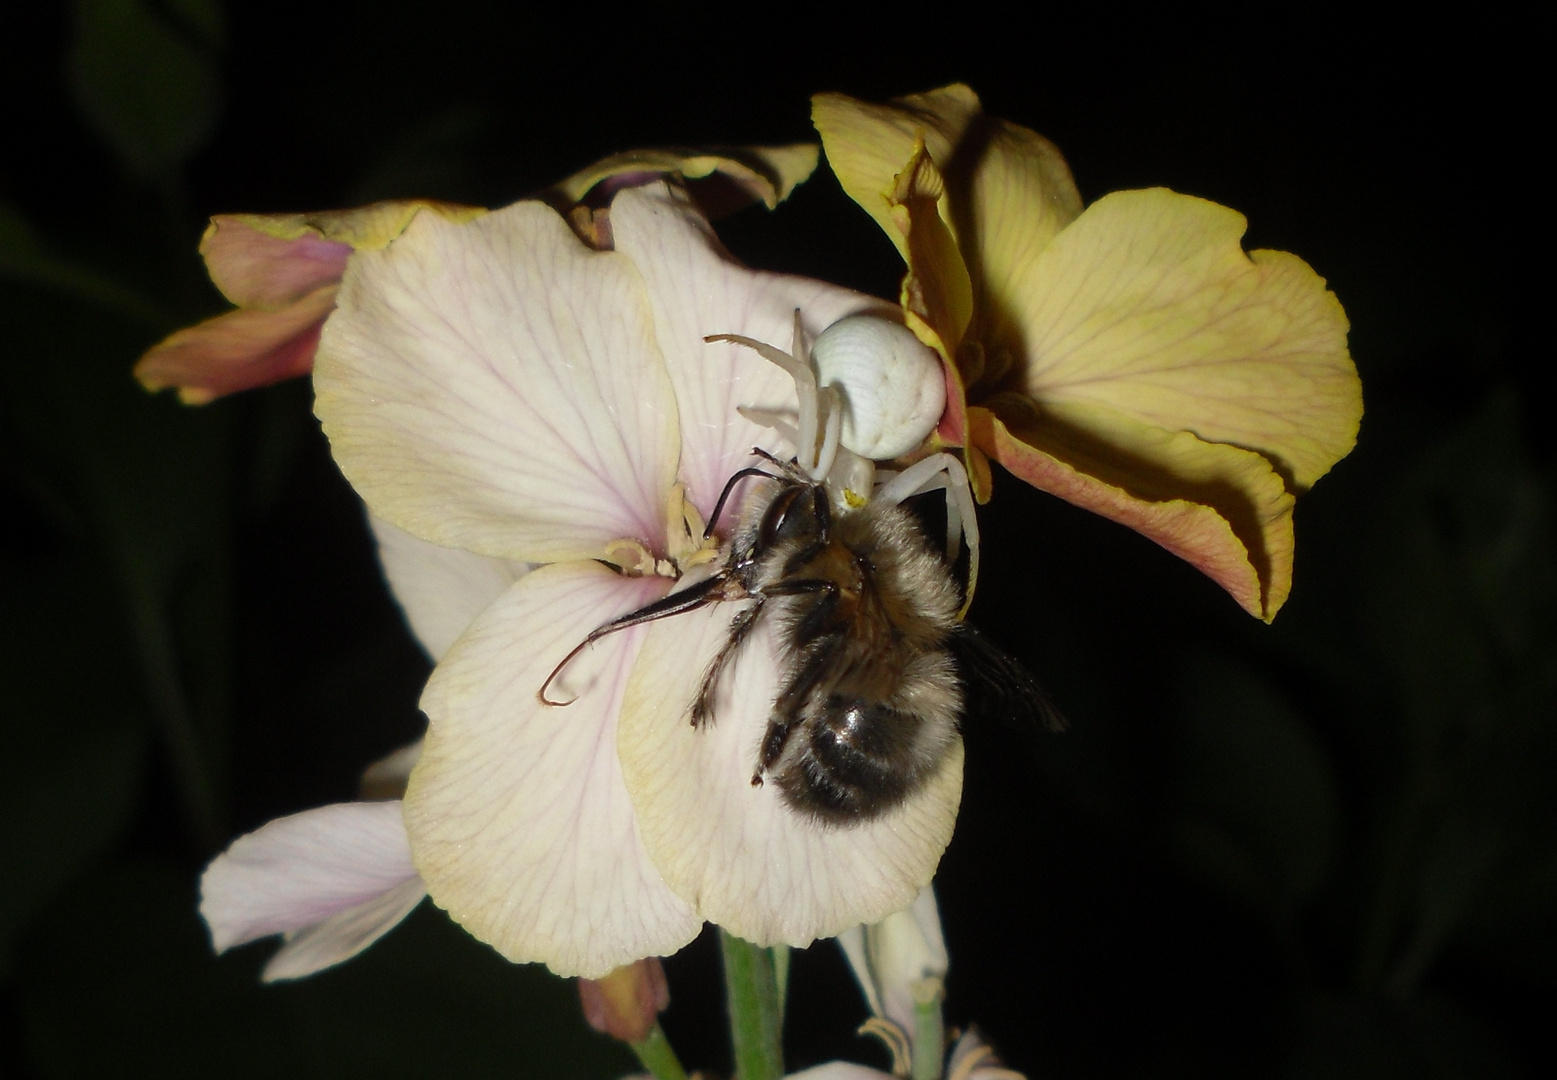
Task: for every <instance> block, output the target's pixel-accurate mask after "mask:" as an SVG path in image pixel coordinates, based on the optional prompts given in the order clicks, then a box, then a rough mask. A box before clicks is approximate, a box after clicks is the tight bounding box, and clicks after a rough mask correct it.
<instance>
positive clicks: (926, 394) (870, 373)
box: [704, 310, 979, 585]
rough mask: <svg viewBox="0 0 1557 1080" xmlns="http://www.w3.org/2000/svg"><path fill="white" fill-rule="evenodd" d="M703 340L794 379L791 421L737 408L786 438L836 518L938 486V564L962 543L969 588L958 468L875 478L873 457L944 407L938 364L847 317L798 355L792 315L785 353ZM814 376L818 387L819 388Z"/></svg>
mask: <svg viewBox="0 0 1557 1080" xmlns="http://www.w3.org/2000/svg"><path fill="white" fill-rule="evenodd" d="M905 339H906V340H905ZM704 340H706V341H711V342H712V341H728V342H731V343H733V344H736V345H742V346H745V347H746V348H748V349H752V350H753V351H755V352H756V353H757V354H758V355H760V356H762V357H763V358H764V359H766V360H769V361H771V362H772V363H774V364H777V365H778V366H779V367H781V368H783V369H784V370H785V371H786V372H788V373H789V375H790V377H791V378H793V379H794V381H795V395H796V399H797V410H796V414H795V416H794V422H793V423H791V420H790V417H789V416H788V415H787V414H786V413H783V412H778V411H775V410H770V409H757V408H746V407H742V408H741V409H740V412H741V415H742V416H745V417H746V418H747V419H748V420H751V421H753V422H754V423H757V424H761V425H762V426H764V427H769V428H772V429H773V430H775V431H777V432H778V433H779V434H780V435H781V436H783V437H784V438H785V439H787V440H789V442H790V443H791V444H792V445H793V446H794V447H795V465H796V466H797V467H798V468H799V469H801V470H803V471H804V472H805V474H806V475H807V476H809V477H810V478H811V479H812V480H813V481H814V482H816V483H818V484H822V485H824V486H825V487H826V488H827V491H828V494H829V497H830V499H831V501H832V503H833V505H834V508H835V509H837V510H838V511H840V512H847V511H848V510H850V509H856V508H858V507H859V506H861V505H863V504H864V503H865V502H866V501H872V502H876V501H884V502H888V503H892V504H896V503H900V502H902V501H903V500H904V499H907V498H909V497H911V496H914V495H920V494H924V493H925V492H930V491H936V490H941V489H944V490H945V491H946V549H947V558H948V561H952V562H955V561H956V558H957V553H958V550H959V547H960V541H961V540H962V538H964V537H965V538H966V539H967V543H968V560H969V582H970V585H971V583H972V581H973V580H974V579H975V577H976V575H977V571H978V557H979V532H978V519H977V517H976V515H975V510H974V502H973V492H972V489H971V488H970V487H969V484H968V474H967V471H966V469H964V467H963V464H962V462H961V461H959V460H958V459H957V458H956V457H954V456H953V455H951V454H946V453H940V454H932V455H930V456H929V457H927V458H923V459H921V460H920V461H917V462H915V463H913V464H912V465H910V466H908V467H907V468H906V469H903V470H902V471H901V472H895V473H892V472H882V473H881V474H880V475H878V474H877V472H876V466H875V461H874V460H873V458H877V457H883V458H884V457H895V456H900V455H902V454H904V453H907V452H908V451H910V450H912V449H913V448H915V447H917V446H919V445H921V444H922V443H923V442H924V440H925V438H926V437H927V436H928V435H929V434H930V432H932V431H933V430H935V426H936V424H937V423H939V421H940V417H941V412H942V410H943V409H944V408H945V403H946V384H945V379H944V376H943V375H942V373H941V365H940V360H939V358H937V357H936V356H935V354H934V353H933V352H931V351H930V350H929V349H928V348H926V347H925V346H924V345H922V344H921V343H920V342H919V340H918V339H917V338H915V337H914V336H913V334H912V333H911V332H910V331H909V330H908V329H907V328H906V327H904V326H903V325H902V324H900V323H895V322H892V321H890V320H888V319H883V318H881V317H879V316H875V315H851V316H849V317H847V318H844V319H840V320H839V321H838V322H836V323H833V324H832V325H831V326H829V327H828V328H827V329H825V330H823V331H822V332H821V334H819V335H818V336H817V339H816V342H815V343H814V344H813V345H812V347H811V348H810V349H809V350H808V349H807V348H806V343H805V331H804V328H803V325H802V323H801V319H800V312H799V311H798V310H797V311H796V312H795V323H794V332H793V335H792V339H791V343H790V352H787V353H786V352H784V351H783V350H781V349H778V348H776V347H774V346H772V345H769V344H767V343H765V342H761V341H757V340H756V339H754V338H749V337H744V336H742V335H740V334H714V335H711V336H709V337H707V338H705V339H704ZM813 365H814V366H813ZM819 370H820V372H822V374H820V375H819ZM822 378H826V379H827V380H828V382H827V385H819V383H820V381H821V379H822ZM846 403H847V404H846ZM883 450H887V451H892V452H891V453H884V452H883Z"/></svg>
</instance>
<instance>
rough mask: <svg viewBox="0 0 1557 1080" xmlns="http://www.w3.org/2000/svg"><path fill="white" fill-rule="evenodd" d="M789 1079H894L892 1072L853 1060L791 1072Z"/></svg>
mask: <svg viewBox="0 0 1557 1080" xmlns="http://www.w3.org/2000/svg"><path fill="white" fill-rule="evenodd" d="M787 1080H893V1077H892V1074H891V1073H884V1072H881V1071H880V1070H878V1069H869V1068H866V1067H865V1066H864V1065H856V1064H854V1062H852V1061H829V1062H827V1063H826V1064H825V1065H813V1066H812V1067H811V1068H809V1069H805V1070H803V1071H802V1072H797V1073H790V1074H789V1076H788V1078H787Z"/></svg>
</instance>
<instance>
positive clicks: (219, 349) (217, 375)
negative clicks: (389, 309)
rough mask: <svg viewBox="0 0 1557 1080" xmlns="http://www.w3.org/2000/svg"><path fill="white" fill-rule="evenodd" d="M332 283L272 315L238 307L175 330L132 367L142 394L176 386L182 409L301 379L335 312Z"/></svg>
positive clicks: (311, 362) (256, 309)
mask: <svg viewBox="0 0 1557 1080" xmlns="http://www.w3.org/2000/svg"><path fill="white" fill-rule="evenodd" d="M335 293H336V286H335V285H333V284H330V285H325V286H324V287H322V288H320V289H317V290H315V291H314V292H311V293H308V294H307V295H305V296H303V297H302V298H300V299H298V300H296V301H294V302H293V303H290V304H288V305H287V306H285V307H282V308H280V309H278V310H275V311H262V310H260V309H258V308H239V309H238V310H237V311H229V312H228V313H227V314H225V315H217V316H215V317H214V318H210V319H207V320H206V321H205V322H203V323H200V324H198V325H196V326H191V327H188V328H187V329H184V330H179V331H177V332H175V333H174V334H172V335H170V336H169V337H167V338H165V339H164V340H163V341H161V342H160V343H159V344H157V345H155V346H153V347H152V349H151V350H150V351H149V352H147V353H146V355H145V356H143V357H142V358H141V360H140V363H138V364H136V365H135V377H136V378H137V379H139V380H140V381H141V385H142V386H144V387H146V389H148V390H163V389H166V388H168V387H178V396H179V398H180V400H182V401H183V402H184V403H185V404H187V405H204V404H206V403H207V402H209V401H212V400H214V399H215V398H218V397H221V396H222V395H224V394H232V393H236V392H237V391H239V390H249V389H252V388H253V387H256V386H268V385H269V384H271V383H275V382H280V381H281V380H283V379H290V378H294V377H296V376H298V375H306V374H308V372H309V370H310V369H311V368H312V367H313V361H314V350H315V349H317V348H318V345H319V331H320V328H321V327H322V326H323V325H324V320H325V319H326V318H328V317H329V314H330V312H331V311H332V310H334V308H335Z"/></svg>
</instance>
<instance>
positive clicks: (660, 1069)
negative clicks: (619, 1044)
mask: <svg viewBox="0 0 1557 1080" xmlns="http://www.w3.org/2000/svg"><path fill="white" fill-rule="evenodd" d="M628 1045H629V1046H631V1047H632V1048H633V1053H635V1054H637V1055H638V1060H639V1061H640V1062H642V1063H643V1067H644V1068H645V1069H648V1070H649V1074H650V1075H651V1076H653V1077H654V1080H687V1071H686V1070H685V1069H683V1068H682V1067H681V1059H680V1058H678V1057H676V1051H675V1050H673V1049H671V1046H670V1040H669V1039H667V1038H666V1037H665V1031H664V1029H663V1028H661V1027H660V1025H659V1024H658V1022H656V1023H655V1025H654V1026H653V1027H652V1028H650V1029H649V1033H648V1034H647V1035H645V1036H644V1037H643V1041H641V1042H635V1043H629V1044H628Z"/></svg>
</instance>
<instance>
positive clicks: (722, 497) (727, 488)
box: [703, 447, 778, 540]
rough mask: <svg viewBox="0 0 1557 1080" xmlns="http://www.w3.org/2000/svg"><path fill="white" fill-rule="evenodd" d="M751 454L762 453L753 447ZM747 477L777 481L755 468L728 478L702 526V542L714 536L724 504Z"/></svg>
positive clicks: (774, 477)
mask: <svg viewBox="0 0 1557 1080" xmlns="http://www.w3.org/2000/svg"><path fill="white" fill-rule="evenodd" d="M752 453H754V454H761V453H762V451H761V450H759V449H757V448H756V447H753V448H752ZM748 476H765V477H767V478H768V479H769V480H777V479H778V477H776V476H774V475H773V474H772V473H770V472H763V471H762V470H761V469H759V468H757V467H756V466H753V467H752V468H749V469H742V470H741V471H740V472H738V473H736V474H735V475H734V476H732V477H730V479H729V480H727V481H726V482H725V485H724V490H723V491H721V492H720V493H719V501H718V502H716V503H714V512H713V513H712V514H710V515H708V524H707V525H705V526H703V539H704V540H707V539H708V538H709V537H710V536H712V535H714V526H715V525H717V524H719V515H720V514H722V513H724V504H725V503H726V502H727V501H728V500H729V498H730V493H731V492H733V491H734V490H735V485H736V484H739V483H740V482H741V481H742V480H744V479H746V478H747V477H748Z"/></svg>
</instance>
